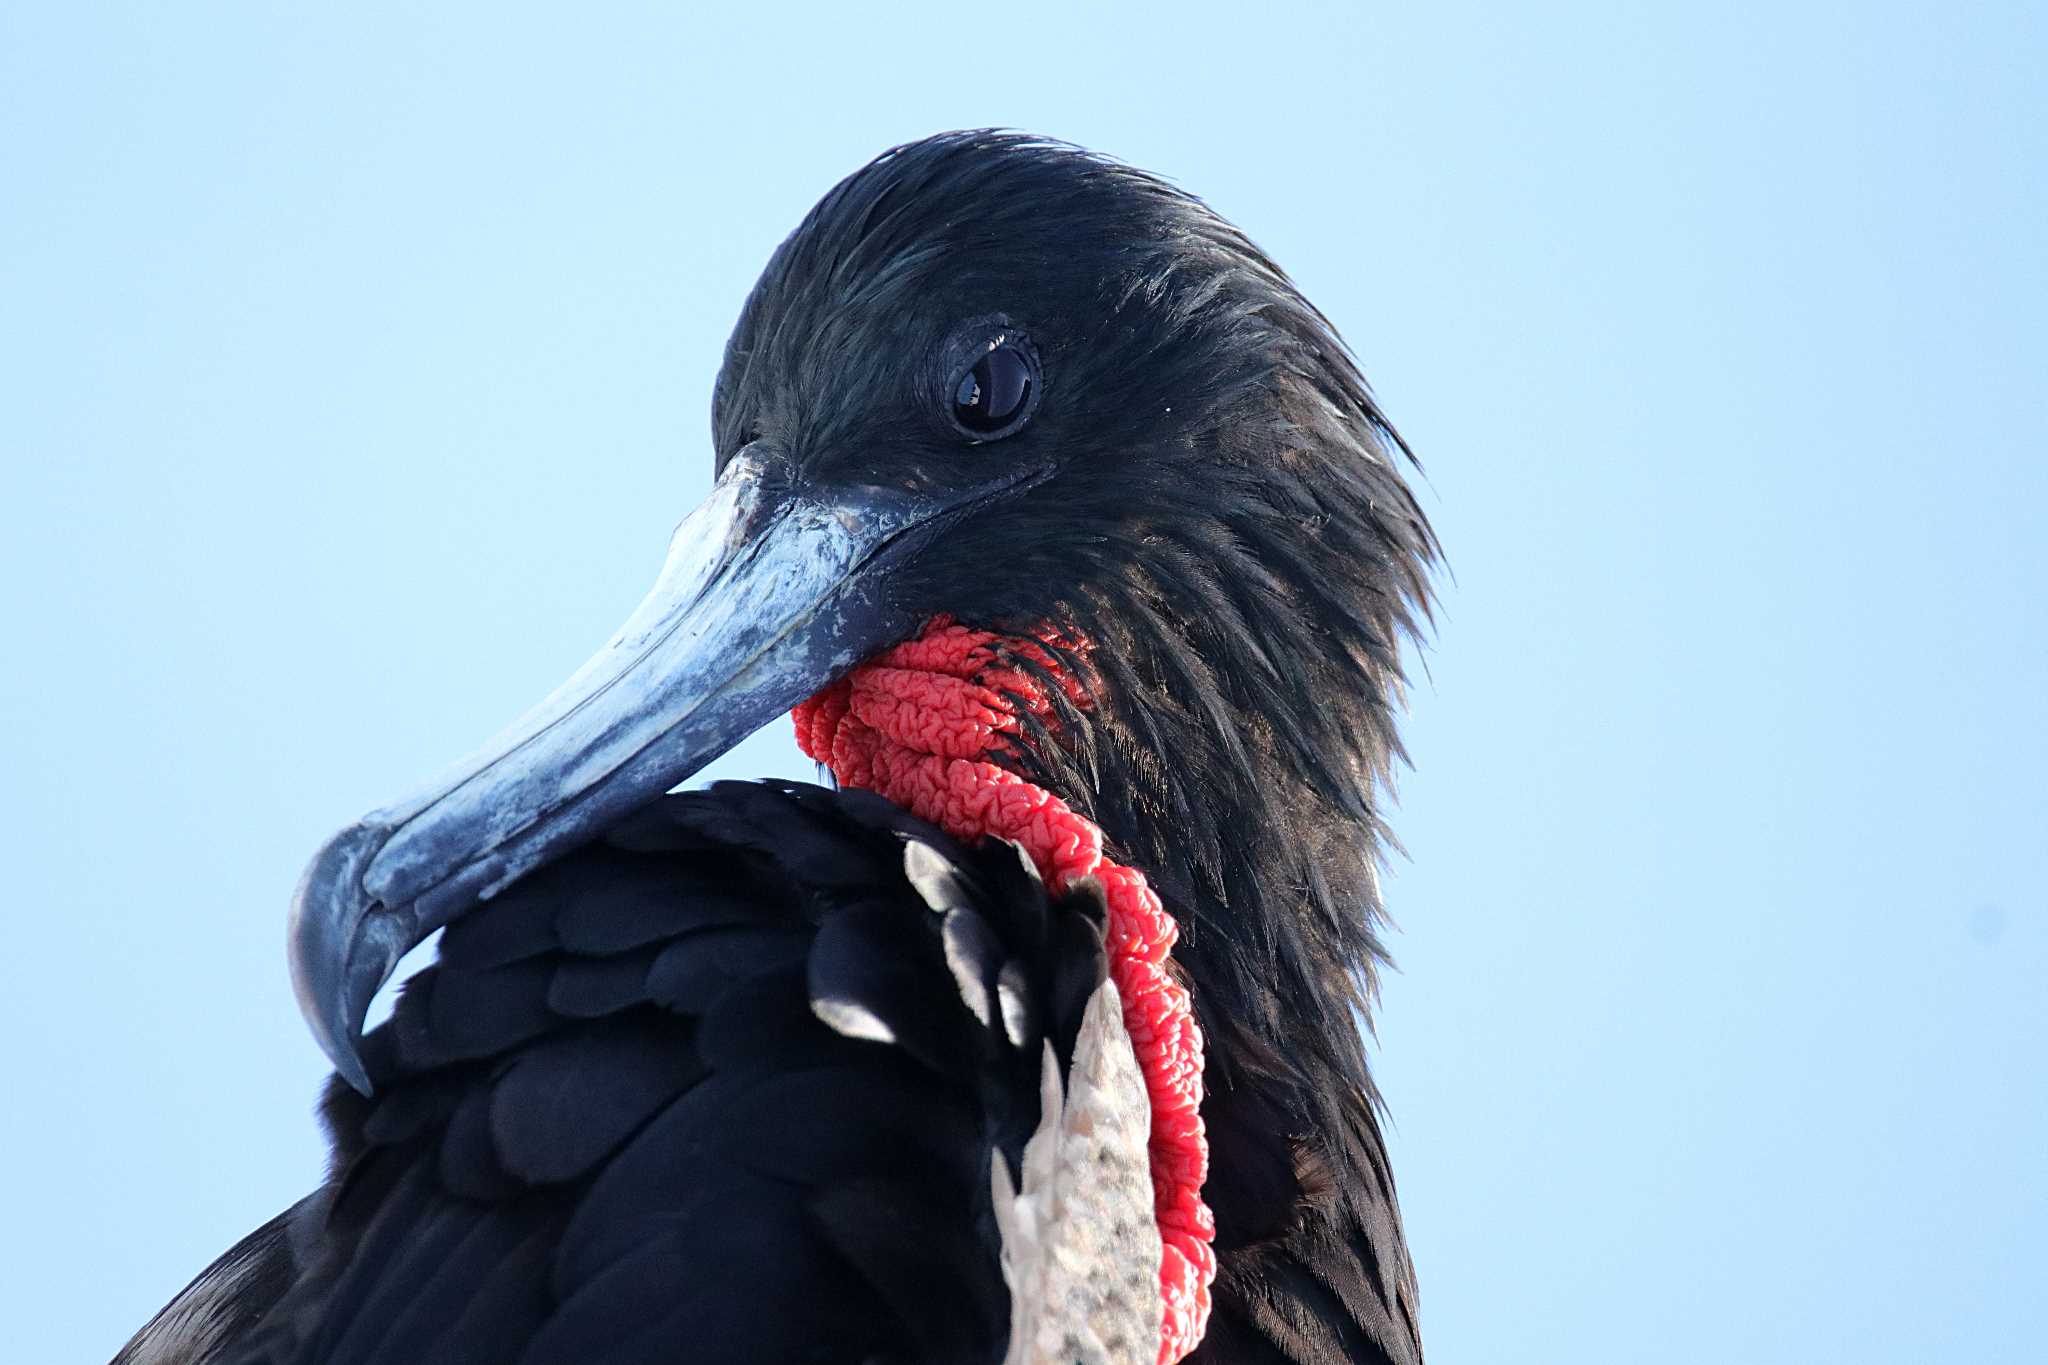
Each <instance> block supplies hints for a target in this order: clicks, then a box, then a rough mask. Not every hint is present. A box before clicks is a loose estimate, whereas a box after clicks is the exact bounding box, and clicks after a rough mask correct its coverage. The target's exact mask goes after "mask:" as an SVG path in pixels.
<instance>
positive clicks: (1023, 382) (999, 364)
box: [953, 344, 1031, 431]
mask: <svg viewBox="0 0 2048 1365" xmlns="http://www.w3.org/2000/svg"><path fill="white" fill-rule="evenodd" d="M1030 397H1031V365H1030V362H1029V361H1027V360H1025V358H1024V355H1023V353H1022V352H1020V351H1019V350H1018V349H1017V348H1016V347H1014V346H1011V345H1008V344H1004V345H1000V346H997V347H996V348H995V349H994V350H992V351H990V352H989V353H988V354H987V355H985V356H983V357H982V358H981V359H979V360H977V361H975V362H974V367H973V368H972V369H970V370H968V371H967V373H966V374H964V375H961V376H960V384H959V386H958V387H957V388H955V389H954V390H953V416H954V417H955V418H957V419H958V420H959V422H960V425H961V426H963V427H966V428H967V429H968V430H969V431H998V430H1001V429H1002V428H1003V427H1005V426H1007V425H1009V422H1010V419H1011V418H1013V417H1015V416H1016V415H1017V414H1018V413H1019V412H1020V411H1022V410H1023V407H1024V403H1025V401H1026V400H1027V399H1029V398H1030Z"/></svg>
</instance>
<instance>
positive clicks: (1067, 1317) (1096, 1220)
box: [991, 981, 1161, 1365]
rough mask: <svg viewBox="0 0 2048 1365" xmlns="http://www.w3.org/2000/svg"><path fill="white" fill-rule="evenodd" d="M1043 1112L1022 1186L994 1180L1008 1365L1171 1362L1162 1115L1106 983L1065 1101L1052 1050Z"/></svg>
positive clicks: (1001, 1164) (1005, 1175) (1006, 1178)
mask: <svg viewBox="0 0 2048 1365" xmlns="http://www.w3.org/2000/svg"><path fill="white" fill-rule="evenodd" d="M1040 1085H1041V1091H1042V1100H1043V1111H1042V1112H1043V1114H1044V1117H1043V1118H1042V1119H1041V1120H1040V1121H1039V1125H1038V1131H1037V1132H1036V1133H1034V1134H1033V1135H1032V1137H1031V1140H1030V1142H1028V1143H1027V1144H1026V1145H1025V1148H1024V1164H1023V1172H1022V1176H1021V1180H1020V1182H1019V1184H1020V1185H1021V1188H1018V1186H1014V1185H1012V1183H1011V1180H1010V1172H1009V1169H1008V1163H1007V1162H1005V1161H1003V1160H1002V1159H1000V1158H998V1159H997V1160H996V1161H995V1163H994V1171H993V1174H992V1177H991V1178H992V1181H993V1184H994V1194H995V1211H996V1228H997V1231H998V1232H999V1234H1000V1235H1001V1238H1002V1263H1003V1279H1004V1281H1005V1282H1006V1283H1007V1284H1008V1285H1009V1289H1010V1349H1009V1353H1008V1354H1007V1355H1006V1356H1005V1357H1004V1358H1003V1365H1153V1362H1154V1361H1155V1360H1157V1359H1158V1356H1159V1328H1160V1320H1161V1304H1160V1299H1159V1261H1160V1243H1159V1227H1158V1224H1157V1223H1156V1222H1155V1221H1154V1218H1153V1211H1152V1175H1151V1167H1150V1164H1149V1159H1148V1155H1147V1151H1146V1145H1147V1141H1148V1139H1149V1138H1150V1135H1151V1127H1152V1107H1151V1102H1150V1100H1149V1098H1148V1097H1147V1094H1146V1091H1145V1078H1144V1075H1143V1073H1141V1072H1140V1071H1139V1070H1138V1059H1137V1055H1136V1054H1135V1053H1134V1052H1133V1051H1132V1050H1131V1040H1130V1035H1129V1034H1127V1033H1126V1032H1125V1031H1124V1025H1123V1003H1122V1001H1121V1000H1120V999H1119V997H1118V995H1117V990H1116V986H1115V984H1114V983H1112V982H1109V981H1105V982H1103V983H1102V985H1101V987H1100V988H1099V989H1097V991H1096V992H1095V994H1094V996H1093V997H1092V998H1091V999H1090V1000H1089V1001H1088V1009H1087V1012H1086V1013H1085V1014H1084V1015H1083V1017H1082V1021H1081V1031H1080V1036H1079V1037H1078V1038H1077V1039H1076V1041H1075V1045H1074V1063H1073V1066H1072V1067H1071V1068H1070V1069H1069V1071H1068V1075H1067V1084H1066V1087H1065V1093H1064V1094H1062V1092H1061V1086H1060V1077H1059V1067H1058V1066H1057V1064H1056V1063H1055V1062H1054V1060H1053V1054H1052V1048H1051V1046H1050V1045H1048V1046H1047V1047H1046V1049H1045V1064H1044V1071H1043V1076H1042V1079H1041V1081H1040Z"/></svg>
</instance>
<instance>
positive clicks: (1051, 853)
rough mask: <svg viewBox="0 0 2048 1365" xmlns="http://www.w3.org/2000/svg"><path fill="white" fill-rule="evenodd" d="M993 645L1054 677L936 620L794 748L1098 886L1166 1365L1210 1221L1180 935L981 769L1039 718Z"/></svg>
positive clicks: (1200, 1273) (1182, 1339)
mask: <svg viewBox="0 0 2048 1365" xmlns="http://www.w3.org/2000/svg"><path fill="white" fill-rule="evenodd" d="M1005 645H1007V646H1008V648H1009V649H1010V650H1011V652H1012V653H1013V654H1023V655H1026V656H1027V657H1029V658H1031V659H1032V660H1033V662H1035V663H1037V664H1039V665H1041V666H1043V667H1046V668H1048V669H1052V668H1054V666H1055V663H1056V661H1055V660H1054V659H1053V657H1052V656H1051V655H1049V654H1047V653H1046V652H1044V651H1043V650H1040V649H1038V648H1037V646H1036V645H1035V644H1034V643H1033V642H1032V641H1029V640H1014V639H1012V640H1005V639H1004V638H1003V637H1001V636H998V635H995V634H992V633H990V632H987V631H977V630H970V629H968V628H967V627H966V626H962V625H958V624H955V623H954V622H952V621H950V620H948V619H947V618H945V617H939V618H937V619H935V620H933V621H932V622H931V623H930V624H929V625H927V626H926V627H925V629H924V632H923V633H922V634H920V635H919V636H918V637H917V638H916V639H913V640H908V641H905V642H904V643H902V644H900V645H896V646H894V647H893V648H891V649H887V650H884V651H883V652H882V653H880V654H878V655H876V656H875V657H874V658H873V659H870V660H869V661H868V662H866V663H864V664H862V665H861V666H860V667H858V668H856V669H855V670H854V671H853V672H852V673H850V674H848V675H847V676H846V677H844V678H842V679H840V680H839V681H838V682H836V683H834V684H832V686H830V687H828V688H826V689H825V690H824V691H822V692H820V693H818V694H817V695H816V696H814V697H812V698H811V699H810V700H809V701H807V702H804V703H803V704H802V705H800V706H798V707H797V708H796V710H795V711H794V712H793V713H792V714H793V717H794V719H795V721H796V735H797V744H798V745H799V746H800V747H801V748H802V749H803V751H804V752H805V753H806V754H808V755H810V757H811V758H813V759H815V760H816V761H818V762H819V763H822V764H824V765H825V766H826V767H828V768H830V769H831V770H832V773H833V775H834V776H835V777H837V778H838V779H839V782H840V785H841V786H846V787H862V788H865V789H867V790H868V791H872V792H876V793H878V794H879V795H881V796H884V797H887V798H888V799H889V800H891V801H894V802H895V803H896V804H897V805H899V806H902V807H903V808H905V809H906V810H908V811H910V812H912V813H913V814H915V815H917V816H919V817H920V818H922V819H925V820H929V821H931V822H932V823H933V824H935V825H937V826H939V828H941V829H943V830H945V831H946V832H947V833H948V834H951V835H952V836H953V837H954V838H956V839H962V840H973V839H977V838H980V837H982V836H984V835H993V836H995V837H996V838H1000V839H1012V840H1015V841H1016V842H1017V843H1019V844H1021V845H1023V847H1024V848H1025V850H1026V851H1027V852H1028V853H1029V854H1030V855H1031V858H1032V860H1033V861H1034V862H1035V863H1036V864H1037V866H1038V870H1039V873H1040V875H1042V876H1043V877H1044V878H1045V880H1046V884H1047V885H1048V886H1050V887H1052V888H1053V889H1054V890H1056V891H1057V890H1061V889H1063V888H1065V887H1066V886H1067V885H1068V884H1069V883H1070V882H1072V881H1074V880H1076V879H1077V878H1081V877H1094V878H1095V879H1096V880H1097V881H1099V882H1101V883H1102V889H1103V893H1104V895H1105V897H1106V898H1107V900H1108V902H1109V926H1108V948H1109V974H1110V979H1111V980H1113V981H1115V982H1116V988H1117V991H1118V993H1119V994H1121V995H1122V997H1123V1009H1124V1027H1125V1029H1126V1030H1128V1031H1129V1033H1130V1036H1131V1044H1132V1046H1133V1047H1134V1048H1135V1049H1136V1051H1137V1055H1138V1065H1139V1067H1140V1068H1141V1069H1142V1071H1143V1072H1144V1076H1145V1085H1146V1088H1147V1090H1148V1091H1149V1092H1150V1094H1151V1099H1152V1138H1151V1149H1150V1155H1151V1164H1152V1191H1153V1207H1154V1210H1155V1213H1156V1216H1157V1218H1158V1220H1159V1235H1160V1239H1161V1241H1162V1242H1163V1244H1164V1253H1163V1258H1162V1260H1161V1263H1160V1267H1159V1288H1160V1298H1161V1307H1162V1314H1163V1323H1162V1328H1161V1332H1160V1339H1159V1365H1173V1362H1175V1361H1178V1360H1179V1359H1181V1358H1182V1357H1183V1356H1185V1355H1187V1354H1188V1352H1190V1351H1192V1350H1193V1349H1194V1348H1195V1347H1196V1345H1197V1344H1199V1343H1200V1341H1201V1339H1202V1332H1203V1330H1204V1328H1206V1327H1207V1325H1208V1321H1209V1286H1210V1283H1211V1282H1212V1281H1213V1280H1214V1279H1215V1278H1216V1253H1215V1250H1214V1248H1213V1247H1212V1246H1211V1245H1210V1243H1211V1242H1212V1241H1213V1240H1214V1238H1215V1235H1216V1222H1215V1218H1214V1216H1213V1215H1212V1214H1211V1213H1210V1211H1209V1206H1208V1205H1207V1204H1205V1203H1203V1202H1202V1182H1203V1181H1204V1180H1205V1179H1206V1178H1207V1176H1208V1173H1209V1142H1208V1138H1207V1137H1206V1136H1205V1135H1204V1133H1203V1131H1202V1114H1201V1106H1202V1031H1201V1029H1200V1028H1199V1027H1198V1026H1197V1025H1196V1023H1195V1016H1194V1011H1193V1010H1192V1009H1191V1008H1190V1007H1189V1003H1188V993H1187V991H1186V989H1185V988H1183V987H1182V986H1181V985H1180V983H1179V982H1177V981H1175V980H1174V979H1173V977H1172V976H1171V975H1170V974H1169V973H1168V971H1167V965H1166V964H1167V955H1168V954H1169V953H1170V952H1171V951H1172V950H1173V944H1174V940H1175V939H1176V938H1177V937H1178V936H1179V929H1178V927H1177V926H1176V925H1175V924H1174V921H1173V916H1171V915H1169V914H1167V913H1166V909H1165V907H1164V906H1162V905H1161V904H1160V903H1159V897H1158V896H1157V895H1156V894H1155V893H1154V892H1153V890H1152V888H1151V887H1150V886H1148V885H1147V884H1146V882H1145V874H1144V873H1142V872H1139V871H1138V870H1137V869H1135V868H1130V867H1125V866H1123V865H1122V864H1121V863H1116V862H1112V861H1110V860H1109V859H1107V858H1105V857H1104V856H1103V853H1102V831H1101V829H1099V828H1098V827H1097V826H1096V825H1095V824H1094V822H1092V821H1090V820H1088V819H1087V818H1086V817H1084V816H1082V815H1080V814H1078V813H1077V812H1075V811H1073V810H1072V809H1070V808H1069V807H1068V806H1067V804H1066V802H1064V801H1062V800H1060V799H1059V798H1058V797H1057V796H1054V795H1053V794H1052V793H1051V792H1048V791H1046V790H1045V789H1044V788H1042V787H1038V786H1034V785H1033V784H1031V783H1029V782H1027V781H1025V780H1024V779H1023V778H1021V777H1019V776H1017V775H1016V774H1015V773H1013V772H1010V771H1009V770H1008V769H1006V768H1003V767H1001V766H999V764H998V763H997V762H996V761H995V760H996V759H999V758H1000V757H1001V756H1002V755H1003V754H1004V753H1005V751H1006V750H1008V749H1009V747H1010V740H1009V736H1011V735H1013V734H1015V733H1016V732H1017V730H1018V728H1019V725H1018V719H1017V716H1016V714H1015V712H1014V710H1013V709H1012V708H1013V704H1014V703H1013V701H1012V697H1015V698H1018V699H1021V700H1022V702H1023V704H1024V706H1025V707H1026V709H1028V710H1029V711H1031V712H1032V713H1034V714H1036V715H1038V716H1041V717H1043V716H1045V715H1046V714H1047V713H1048V712H1049V711H1050V709H1051V708H1050V703H1049V702H1047V700H1046V698H1045V693H1044V689H1043V686H1042V684H1041V683H1040V682H1039V680H1038V679H1037V678H1035V677H1033V676H1032V675H1031V674H1030V673H1027V672H1025V671H1023V670H1021V669H1018V668H1014V667H1005V666H1004V665H1003V664H1002V663H1001V661H1000V656H999V649H1000V648H1001V647H1003V646H1005ZM1005 693H1008V694H1010V695H1007V696H1006V695H1005Z"/></svg>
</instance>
